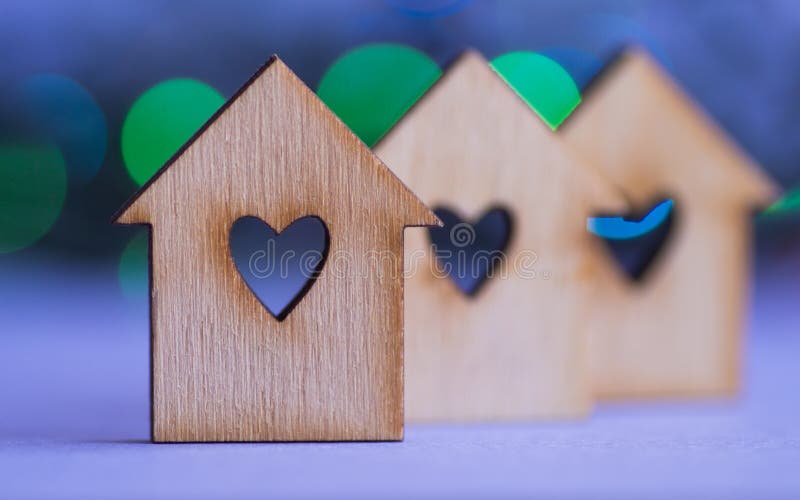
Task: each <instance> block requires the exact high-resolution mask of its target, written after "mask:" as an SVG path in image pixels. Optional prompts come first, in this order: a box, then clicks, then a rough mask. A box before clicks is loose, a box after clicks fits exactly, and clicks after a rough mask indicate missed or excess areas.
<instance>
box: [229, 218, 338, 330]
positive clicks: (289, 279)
mask: <svg viewBox="0 0 800 500" xmlns="http://www.w3.org/2000/svg"><path fill="white" fill-rule="evenodd" d="M228 242H229V245H230V250H231V257H232V258H233V262H234V264H235V265H236V269H237V270H238V271H239V274H240V275H241V276H242V278H243V279H244V281H245V283H247V286H248V287H249V288H250V290H251V291H252V292H253V294H254V295H255V296H256V297H257V298H258V300H259V301H261V303H262V304H263V305H264V307H266V308H267V310H268V311H269V312H270V313H271V314H272V315H273V316H274V317H275V318H276V319H277V320H278V321H282V320H283V319H285V318H286V316H287V315H288V314H289V313H290V312H291V311H292V309H293V308H294V307H295V306H296V305H297V304H298V302H300V300H301V299H302V298H303V296H304V295H305V294H306V293H307V292H308V290H309V289H310V288H311V286H312V285H313V284H314V281H315V280H316V279H317V277H319V274H320V272H321V271H322V267H323V266H324V265H325V260H326V259H327V257H328V247H329V242H330V239H329V236H328V228H327V227H326V226H325V223H324V222H323V221H322V219H320V218H319V217H315V216H307V217H301V218H299V219H297V220H295V221H294V222H292V223H291V224H290V225H288V226H287V227H286V228H285V229H284V230H283V231H281V232H280V233H276V232H275V230H274V229H272V227H270V226H269V225H268V224H267V223H266V222H264V221H263V220H261V219H259V218H258V217H252V216H245V217H240V218H239V219H237V220H236V221H235V222H234V223H233V225H232V226H231V230H230V234H229V237H228Z"/></svg>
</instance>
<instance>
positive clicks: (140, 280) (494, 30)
mask: <svg viewBox="0 0 800 500" xmlns="http://www.w3.org/2000/svg"><path fill="white" fill-rule="evenodd" d="M373 43H391V44H402V45H404V46H407V47H411V48H413V49H415V50H417V51H419V52H420V53H421V54H424V55H425V56H427V58H429V59H430V60H431V61H433V62H434V63H435V65H436V66H438V67H439V68H441V67H444V66H446V65H447V63H449V62H450V61H451V60H452V59H453V58H454V57H455V56H457V55H458V54H459V53H460V52H461V51H463V50H464V49H467V48H475V49H477V50H479V51H480V52H482V53H483V54H484V55H485V56H486V57H487V59H494V58H496V57H498V56H500V55H502V54H506V53H508V52H513V51H535V52H539V53H541V54H545V55H547V56H548V57H550V58H552V59H553V60H555V61H556V62H558V63H559V64H560V65H561V66H562V67H563V68H564V69H565V70H566V71H567V72H568V73H569V75H570V76H571V77H572V79H573V81H574V83H575V85H576V87H577V88H578V89H579V90H580V89H581V88H583V87H584V86H585V85H586V83H587V82H588V81H589V80H590V79H591V77H592V76H593V75H594V74H595V73H596V72H597V71H598V70H599V69H600V68H601V67H602V66H603V65H604V64H605V63H606V62H607V61H608V60H609V58H611V57H612V56H613V55H614V54H615V53H616V52H617V51H618V50H620V49H621V48H622V47H623V46H624V45H626V44H629V43H637V44H640V45H644V46H645V47H647V48H648V49H649V50H650V51H651V52H652V53H653V54H654V55H655V56H656V57H657V58H658V60H659V61H660V62H661V63H662V64H663V65H664V66H665V67H666V68H667V69H668V70H669V71H670V72H671V73H672V74H673V75H674V77H675V78H676V79H677V80H678V81H679V82H680V83H681V84H682V85H683V86H684V88H685V89H686V90H687V91H688V92H689V93H690V94H691V95H692V96H693V97H694V99H696V100H697V102H699V103H700V104H701V105H702V106H703V107H704V108H705V110H706V111H707V112H708V113H709V114H710V115H711V116H712V117H713V118H714V119H715V120H717V122H718V123H720V124H721V125H722V127H723V128H724V129H725V130H726V131H727V132H728V133H729V134H730V135H731V136H732V137H733V138H734V139H735V140H736V141H737V142H738V143H739V144H740V145H741V146H742V148H743V149H745V150H746V151H747V152H748V153H749V154H750V155H751V156H752V157H753V158H755V159H756V160H757V161H758V162H759V163H760V164H761V165H762V166H763V168H764V169H765V170H766V171H767V172H768V173H769V174H770V175H771V176H772V177H773V178H774V179H775V180H776V181H777V182H778V183H780V185H781V186H782V187H783V188H784V190H785V196H784V198H783V199H782V200H780V201H779V202H778V203H777V204H776V205H774V206H773V207H771V208H770V209H768V210H767V211H766V212H765V213H761V214H754V221H755V224H756V233H755V239H754V249H755V257H756V259H755V266H754V285H753V292H752V294H751V295H752V297H753V304H752V308H751V310H752V314H751V315H750V317H751V319H750V337H749V339H750V340H749V346H748V351H747V378H746V384H745V389H744V393H743V396H742V400H741V402H740V403H738V404H739V405H740V406H737V407H736V411H741V412H744V413H745V414H747V415H750V414H752V415H758V416H760V415H762V414H769V415H771V416H776V415H779V416H781V418H789V417H790V416H791V415H797V412H796V408H800V405H796V404H795V400H796V399H797V396H791V395H787V393H790V392H791V393H795V392H798V391H796V384H797V380H798V379H797V376H798V374H800V370H797V369H794V368H793V366H794V363H793V362H792V359H793V357H796V355H797V353H798V352H800V351H798V350H797V347H798V345H800V341H797V340H795V338H794V337H795V336H800V330H799V329H798V328H797V325H798V324H800V322H798V321H797V319H793V318H792V315H793V311H796V307H797V301H798V300H800V5H798V3H797V2H796V1H795V0H782V1H781V0H750V1H748V0H735V1H727V2H722V1H711V0H708V1H696V0H654V1H647V0H641V1H633V0H593V1H586V0H559V1H544V0H502V1H500V0H494V1H492V0H428V1H425V0H338V1H335V2H334V1H296V0H295V1H292V0H270V1H263V2H256V1H246V0H228V1H225V2H213V1H201V0H195V1H191V2H190V1H154V0H137V1H132V0H115V1H89V0H71V1H63V0H4V1H3V3H2V5H0V61H2V62H3V64H2V65H0V438H3V439H12V438H13V439H22V438H37V439H38V438H46V437H47V438H57V439H73V438H75V439H84V438H85V439H98V440H103V439H146V438H147V437H148V436H149V394H148V393H149V382H148V380H149V379H148V377H149V374H148V370H149V364H148V361H149V351H148V349H149V345H148V335H149V334H148V325H149V319H148V300H147V299H148V298H147V255H146V250H147V239H146V233H145V231H144V230H143V229H137V228H131V227H120V226H112V225H111V224H110V219H111V216H112V215H113V214H114V212H115V211H116V210H117V209H118V208H119V207H120V206H121V205H122V203H123V202H124V201H125V200H126V199H127V198H128V197H129V196H131V195H132V194H133V193H134V192H135V191H136V190H137V189H138V187H139V186H141V185H142V184H143V183H144V182H145V181H146V180H147V179H148V178H149V176H150V175H151V174H152V173H153V172H154V171H155V170H156V169H157V168H158V167H159V166H160V165H161V164H162V163H163V162H164V161H165V160H166V159H168V158H169V157H170V156H171V155H172V153H174V152H175V150H177V148H178V147H179V146H180V145H181V144H182V143H183V142H184V141H185V140H186V139H187V138H188V137H189V136H191V135H192V133H193V132H194V131H195V130H196V129H197V128H199V126H200V125H201V124H202V123H203V122H204V121H205V120H206V119H207V118H208V117H210V116H211V114H213V112H214V111H215V110H216V109H217V108H218V107H219V106H221V105H222V104H223V103H224V101H225V100H226V99H227V98H228V97H230V96H231V95H232V94H233V93H234V92H235V91H236V89H237V88H238V87H239V86H240V85H241V84H242V83H244V82H245V81H246V80H247V78H248V77H249V76H250V75H251V74H252V73H253V72H254V71H255V70H256V69H257V68H258V67H260V66H261V65H262V64H263V63H264V61H265V60H266V59H267V58H268V57H269V56H270V55H271V54H273V53H277V54H279V55H280V57H281V58H282V59H283V60H284V61H285V62H286V63H287V64H288V65H289V67H291V68H292V69H293V70H294V71H295V72H296V73H297V74H298V76H299V77H300V78H301V79H302V80H303V81H305V82H306V84H307V85H309V87H311V88H312V89H314V90H315V91H316V90H317V89H318V87H319V85H320V82H321V81H322V80H323V78H324V76H325V75H326V74H327V73H328V72H329V71H330V70H331V67H332V66H333V65H334V63H335V62H336V61H337V59H338V58H340V57H341V56H342V55H343V54H345V53H346V52H348V51H349V50H351V49H354V48H358V47H361V46H363V45H365V44H373ZM391 54H392V52H391V50H389V52H387V53H384V54H378V56H376V57H377V58H378V59H381V58H382V57H391ZM384 62H385V61H384ZM365 64H366V63H365ZM368 68H369V66H367V65H364V66H360V67H359V66H357V65H356V67H355V68H353V67H351V68H350V71H355V70H358V71H365V72H369V69H368ZM406 70H407V71H409V74H413V72H414V71H422V72H423V74H422V75H421V78H423V79H425V78H430V74H431V73H430V72H431V71H432V70H431V69H430V67H429V66H426V65H425V64H423V65H421V66H411V67H408V68H406ZM425 71H428V73H424V72H425ZM433 72H434V73H435V72H436V69H435V70H434V71H433ZM339 78H344V80H342V81H344V82H346V81H347V79H346V74H345V77H342V76H341V75H340V76H339ZM396 83H397V82H394V83H392V82H389V83H388V85H393V84H396ZM392 91H394V88H390V89H389V90H387V92H392ZM399 96H400V98H404V99H407V96H405V95H404V94H402V93H401V94H399ZM408 104H410V103H408ZM393 109H394V108H393ZM389 111H391V110H389ZM369 112H374V113H381V112H382V111H381V110H380V109H378V108H375V109H370V110H369ZM383 112H386V111H385V110H384V111H383ZM384 118H385V119H387V120H389V119H390V118H391V117H388V118H386V117H384ZM362 137H363V136H362ZM365 140H366V141H367V142H369V140H368V139H367V138H365ZM796 188H797V189H798V190H796V191H793V189H796ZM795 316H796V314H795ZM793 398H794V399H793ZM604 411H605V412H610V413H608V414H615V413H614V412H617V411H622V410H619V409H607V410H604V409H602V408H601V409H600V412H599V415H600V417H599V418H600V419H601V421H602V419H603V418H610V417H604V415H607V414H606V413H603V412H604ZM665 411H666V410H665ZM725 411H727V410H725ZM667 414H669V413H667ZM706 424H708V422H706ZM609 425H611V424H609ZM614 425H616V424H614ZM687 429H688V428H687ZM693 429H694V428H693ZM692 432H693V431H692ZM632 446H633V445H632ZM793 456H794V455H793ZM1 460H2V459H0V461H1ZM0 476H2V473H0ZM0 488H2V486H0Z"/></svg>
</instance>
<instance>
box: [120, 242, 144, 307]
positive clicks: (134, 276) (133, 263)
mask: <svg viewBox="0 0 800 500" xmlns="http://www.w3.org/2000/svg"><path fill="white" fill-rule="evenodd" d="M149 244H150V242H149V238H148V234H147V230H145V229H143V230H142V232H141V233H139V234H137V235H136V236H134V237H133V238H131V240H130V242H128V245H127V246H126V247H125V249H124V250H123V251H122V256H121V257H120V259H119V269H118V276H119V286H120V289H122V294H123V295H124V296H125V297H126V298H128V299H130V300H133V301H140V300H147V297H148V295H149V287H150V283H149V278H148V276H149V268H148V262H147V258H148V253H149V252H148V249H149Z"/></svg>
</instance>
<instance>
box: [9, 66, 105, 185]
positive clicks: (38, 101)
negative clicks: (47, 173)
mask: <svg viewBox="0 0 800 500" xmlns="http://www.w3.org/2000/svg"><path fill="white" fill-rule="evenodd" d="M18 90H19V103H18V104H19V105H20V108H21V109H20V111H21V113H22V120H23V121H24V125H25V126H26V128H27V129H28V130H27V132H28V133H29V134H31V135H32V136H33V137H34V138H35V139H38V140H42V141H44V142H47V143H48V144H54V145H56V146H58V148H59V149H60V150H61V152H62V154H63V156H64V161H65V164H66V168H67V174H68V177H69V179H70V182H75V183H76V184H78V185H83V184H86V183H87V182H89V181H90V180H91V179H92V178H93V177H94V176H95V174H97V171H98V170H99V169H100V167H101V165H102V164H103V160H104V159H105V155H106V147H107V129H106V118H105V116H104V115H103V111H102V110H101V109H100V106H99V105H98V104H97V102H96V101H95V100H94V98H93V97H92V96H91V94H89V92H88V91H87V90H86V89H84V88H83V87H82V86H81V85H80V84H79V83H77V82H75V81H74V80H71V79H69V78H67V77H65V76H61V75H53V74H41V75H35V76H32V77H29V78H27V79H25V80H23V81H22V82H21V84H20V86H19V89H18Z"/></svg>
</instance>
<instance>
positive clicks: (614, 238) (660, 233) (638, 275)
mask: <svg viewBox="0 0 800 500" xmlns="http://www.w3.org/2000/svg"><path fill="white" fill-rule="evenodd" d="M674 224H675V207H674V201H673V200H671V199H666V200H661V201H659V202H658V203H656V204H655V205H654V206H653V207H652V208H651V209H650V210H649V211H646V212H645V213H641V212H639V213H630V214H627V215H624V216H618V217H594V218H590V219H589V220H588V221H587V222H586V227H587V229H588V230H589V232H591V233H593V234H595V235H597V236H599V237H601V238H602V239H603V241H605V243H606V246H607V247H608V249H609V250H610V251H611V254H612V255H613V257H614V259H615V260H616V261H617V263H618V264H619V265H620V267H621V268H622V269H623V270H624V271H625V273H626V274H627V275H628V276H629V277H630V278H631V280H633V281H634V282H640V281H643V279H644V277H645V276H646V275H647V271H648V270H650V268H651V267H652V266H653V263H654V262H655V261H656V259H657V258H658V256H659V255H660V254H661V251H662V249H663V248H664V247H665V245H666V243H667V242H668V240H669V237H670V234H671V233H672V228H673V226H674Z"/></svg>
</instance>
